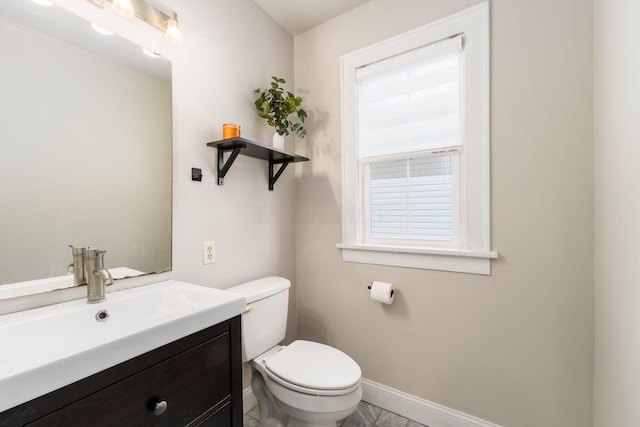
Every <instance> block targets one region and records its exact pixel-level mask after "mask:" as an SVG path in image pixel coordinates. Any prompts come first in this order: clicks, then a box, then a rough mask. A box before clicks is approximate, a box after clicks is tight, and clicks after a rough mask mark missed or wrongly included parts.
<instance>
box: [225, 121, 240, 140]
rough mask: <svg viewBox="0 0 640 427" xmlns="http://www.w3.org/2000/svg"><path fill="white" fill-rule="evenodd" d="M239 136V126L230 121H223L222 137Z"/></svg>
mask: <svg viewBox="0 0 640 427" xmlns="http://www.w3.org/2000/svg"><path fill="white" fill-rule="evenodd" d="M238 136H240V126H239V125H234V124H232V123H225V124H223V125H222V138H224V139H227V138H236V137H238Z"/></svg>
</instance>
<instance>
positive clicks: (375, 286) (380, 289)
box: [371, 280, 395, 304]
mask: <svg viewBox="0 0 640 427" xmlns="http://www.w3.org/2000/svg"><path fill="white" fill-rule="evenodd" d="M394 296H395V288H394V287H393V285H392V284H391V283H387V282H379V281H377V280H374V281H373V282H371V299H372V300H374V301H378V302H381V303H383V304H391V303H392V302H393V297H394Z"/></svg>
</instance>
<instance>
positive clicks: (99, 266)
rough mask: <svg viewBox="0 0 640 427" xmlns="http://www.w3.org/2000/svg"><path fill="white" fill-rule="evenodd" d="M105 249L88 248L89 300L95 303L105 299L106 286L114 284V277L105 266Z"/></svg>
mask: <svg viewBox="0 0 640 427" xmlns="http://www.w3.org/2000/svg"><path fill="white" fill-rule="evenodd" d="M106 252H107V251H105V250H103V249H87V251H86V256H85V262H86V264H85V265H86V267H85V268H86V275H87V302H88V303H89V304H93V303H96V302H100V301H104V300H105V293H106V289H105V287H106V286H111V285H113V278H112V277H111V274H110V273H109V270H107V269H106V268H105V267H104V254H105V253H106Z"/></svg>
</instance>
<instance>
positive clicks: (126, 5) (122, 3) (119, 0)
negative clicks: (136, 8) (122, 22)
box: [111, 0, 134, 18]
mask: <svg viewBox="0 0 640 427" xmlns="http://www.w3.org/2000/svg"><path fill="white" fill-rule="evenodd" d="M111 7H112V8H113V10H114V12H116V13H117V14H118V15H120V16H124V17H125V18H133V15H134V13H133V5H132V4H131V0H113V3H112V4H111Z"/></svg>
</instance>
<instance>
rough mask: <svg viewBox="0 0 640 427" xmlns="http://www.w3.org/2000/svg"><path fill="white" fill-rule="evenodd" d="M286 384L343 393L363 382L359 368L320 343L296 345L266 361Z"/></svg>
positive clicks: (299, 343)
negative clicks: (341, 390)
mask: <svg viewBox="0 0 640 427" xmlns="http://www.w3.org/2000/svg"><path fill="white" fill-rule="evenodd" d="M265 366H266V367H267V369H269V371H270V372H271V373H273V374H275V375H276V376H278V377H280V378H281V379H283V380H284V381H286V382H289V383H292V384H295V385H298V386H301V387H306V388H310V389H317V390H340V389H346V388H349V387H352V386H354V385H355V384H357V383H358V381H360V375H361V372H360V367H359V366H358V364H357V363H356V362H355V361H354V360H353V359H352V358H350V357H349V356H347V355H346V354H344V353H343V352H341V351H340V350H338V349H335V348H333V347H329V346H328V345H324V344H320V343H317V342H311V341H303V340H298V341H294V342H292V343H291V344H289V345H288V346H286V347H284V348H283V349H282V350H281V351H279V352H278V353H276V354H275V355H273V356H272V357H270V358H269V359H268V360H266V361H265Z"/></svg>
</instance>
